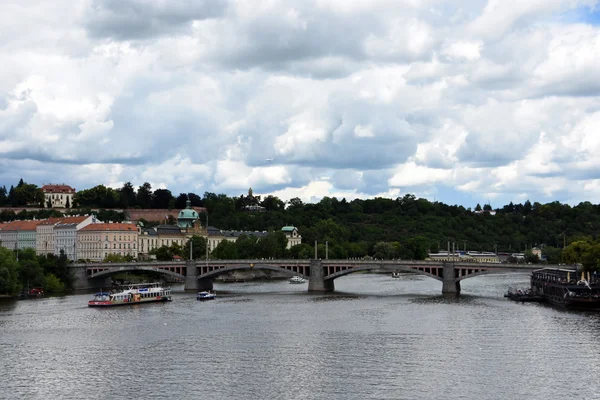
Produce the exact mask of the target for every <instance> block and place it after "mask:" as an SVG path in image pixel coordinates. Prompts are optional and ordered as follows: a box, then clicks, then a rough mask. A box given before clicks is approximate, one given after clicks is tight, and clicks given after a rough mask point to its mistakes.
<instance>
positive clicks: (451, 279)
mask: <svg viewBox="0 0 600 400" xmlns="http://www.w3.org/2000/svg"><path fill="white" fill-rule="evenodd" d="M442 293H456V294H458V293H460V281H457V280H456V272H455V269H454V263H453V262H444V280H443V281H442Z"/></svg>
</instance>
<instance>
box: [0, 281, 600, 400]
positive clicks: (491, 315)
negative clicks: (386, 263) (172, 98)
mask: <svg viewBox="0 0 600 400" xmlns="http://www.w3.org/2000/svg"><path fill="white" fill-rule="evenodd" d="M488 278H492V277H491V276H490V277H480V278H472V280H467V281H465V282H463V285H462V295H461V296H460V297H459V298H458V299H448V298H447V297H444V296H440V291H441V284H440V283H439V282H438V281H434V280H432V279H406V280H403V279H392V278H391V277H389V276H383V275H350V276H348V277H343V278H340V279H338V280H336V288H337V289H338V292H336V293H333V294H331V295H308V294H306V293H305V290H306V288H304V289H302V290H300V289H298V288H296V287H295V286H294V285H288V284H287V282H272V283H262V284H260V285H240V284H237V285H236V284H227V285H224V284H220V285H218V287H216V289H217V291H218V293H224V292H228V293H227V294H226V295H224V296H223V297H219V298H218V299H217V300H215V301H212V302H199V301H197V300H196V299H195V295H194V294H183V293H176V294H175V295H174V301H173V302H171V303H166V304H152V305H144V306H136V307H129V308H127V307H126V308H114V309H105V310H102V309H100V310H98V309H90V308H88V307H86V304H87V300H88V298H89V296H70V297H66V298H63V299H57V300H54V299H47V300H46V301H45V302H29V301H23V302H17V303H14V304H12V305H11V306H0V354H2V357H0V368H2V371H3V378H2V379H0V390H1V391H0V393H3V394H9V393H10V398H31V399H47V398H61V399H80V398H90V399H106V398H128V397H139V396H140V394H141V393H142V394H143V397H144V398H150V399H151V398H217V399H221V398H223V399H264V398H277V399H328V400H329V399H344V400H346V399H361V400H362V399H431V398H443V399H522V398H529V399H542V398H565V399H567V398H568V399H592V398H598V396H597V393H598V389H599V388H598V383H596V382H597V377H598V376H599V374H600V363H597V360H596V359H597V355H598V354H599V353H600V315H599V314H592V313H572V312H564V311H561V310H556V309H553V308H550V307H545V306H541V305H537V304H525V305H523V304H519V303H514V302H510V301H507V300H506V299H504V298H503V297H502V294H503V293H504V291H505V290H506V287H508V286H510V285H513V286H514V285H515V283H517V284H518V283H520V282H522V281H523V279H524V278H523V276H522V275H514V276H513V275H504V276H501V277H493V279H488ZM0 397H2V394H0Z"/></svg>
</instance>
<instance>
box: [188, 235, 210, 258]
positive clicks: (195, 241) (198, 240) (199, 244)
mask: <svg viewBox="0 0 600 400" xmlns="http://www.w3.org/2000/svg"><path fill="white" fill-rule="evenodd" d="M190 242H191V246H192V259H193V260H200V259H204V258H205V257H206V239H205V238H203V237H202V236H197V235H194V236H192V237H191V238H190V239H189V240H188V241H187V243H186V244H185V246H184V247H183V251H182V253H183V257H184V258H187V259H189V258H190Z"/></svg>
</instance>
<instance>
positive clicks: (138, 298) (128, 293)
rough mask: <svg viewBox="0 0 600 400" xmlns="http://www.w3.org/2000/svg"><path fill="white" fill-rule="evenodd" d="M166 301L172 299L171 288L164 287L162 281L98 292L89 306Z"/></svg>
mask: <svg viewBox="0 0 600 400" xmlns="http://www.w3.org/2000/svg"><path fill="white" fill-rule="evenodd" d="M165 301H171V288H164V287H162V285H161V284H160V283H140V284H133V285H127V286H126V287H124V288H123V289H120V290H112V291H110V292H98V293H96V294H95V295H94V298H93V299H92V300H90V301H89V302H88V306H89V307H112V306H126V305H132V304H142V303H157V302H165Z"/></svg>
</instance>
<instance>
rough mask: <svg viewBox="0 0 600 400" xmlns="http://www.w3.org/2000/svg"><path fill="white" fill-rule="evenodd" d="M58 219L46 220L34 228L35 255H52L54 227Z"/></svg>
mask: <svg viewBox="0 0 600 400" xmlns="http://www.w3.org/2000/svg"><path fill="white" fill-rule="evenodd" d="M59 221H60V218H55V217H52V218H48V219H47V220H45V221H41V222H40V223H39V224H38V226H37V227H36V228H35V253H36V254H37V255H38V256H41V255H44V254H51V253H54V225H56V224H57V223H58V222H59Z"/></svg>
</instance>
